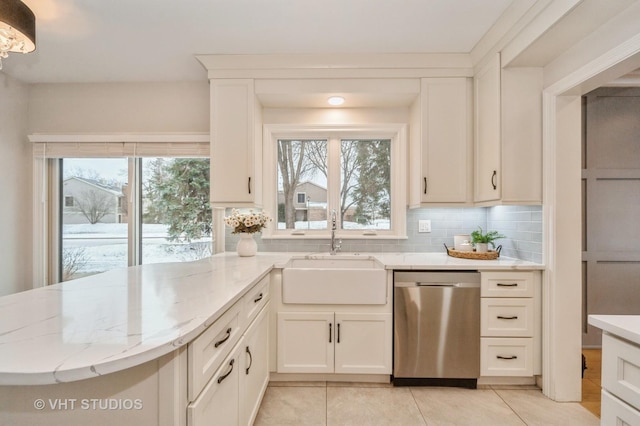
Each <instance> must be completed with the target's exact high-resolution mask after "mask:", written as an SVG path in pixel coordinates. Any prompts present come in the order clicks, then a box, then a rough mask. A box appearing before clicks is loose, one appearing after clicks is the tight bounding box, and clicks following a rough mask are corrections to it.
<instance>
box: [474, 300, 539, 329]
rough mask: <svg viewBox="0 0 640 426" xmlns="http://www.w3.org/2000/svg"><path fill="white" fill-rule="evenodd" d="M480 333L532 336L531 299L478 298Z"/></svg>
mask: <svg viewBox="0 0 640 426" xmlns="http://www.w3.org/2000/svg"><path fill="white" fill-rule="evenodd" d="M480 307H481V308H480V312H481V318H480V335H481V336H483V337H533V299H524V298H523V299H506V298H505V299H498V298H496V299H494V298H482V299H480Z"/></svg>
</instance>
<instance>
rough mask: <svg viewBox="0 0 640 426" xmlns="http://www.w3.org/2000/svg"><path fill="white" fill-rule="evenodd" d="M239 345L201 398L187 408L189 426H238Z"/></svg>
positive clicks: (207, 386) (206, 387)
mask: <svg viewBox="0 0 640 426" xmlns="http://www.w3.org/2000/svg"><path fill="white" fill-rule="evenodd" d="M240 348H241V345H238V346H236V347H235V348H234V350H233V352H231V354H230V355H229V356H228V357H227V358H226V359H225V360H224V362H223V363H222V366H221V367H220V368H219V369H218V371H217V372H216V374H215V375H214V376H213V378H212V379H211V380H210V381H209V383H208V384H207V385H206V386H205V388H204V390H203V391H202V393H201V394H200V395H199V396H198V398H197V399H196V400H195V401H193V402H192V403H191V404H189V406H188V407H187V425H189V426H200V425H219V426H226V425H229V426H237V425H238V408H239V407H238V392H239V389H238V385H239V383H238V373H239V372H240V365H239V364H240V362H239V357H240Z"/></svg>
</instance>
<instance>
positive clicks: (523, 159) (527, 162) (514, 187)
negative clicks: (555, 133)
mask: <svg viewBox="0 0 640 426" xmlns="http://www.w3.org/2000/svg"><path fill="white" fill-rule="evenodd" d="M501 82H502V203H503V204H542V68H504V69H503V70H502V78H501Z"/></svg>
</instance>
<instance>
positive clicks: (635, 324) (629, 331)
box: [589, 315, 640, 345]
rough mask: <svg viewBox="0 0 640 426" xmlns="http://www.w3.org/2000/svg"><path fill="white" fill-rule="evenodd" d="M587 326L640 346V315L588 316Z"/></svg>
mask: <svg viewBox="0 0 640 426" xmlns="http://www.w3.org/2000/svg"><path fill="white" fill-rule="evenodd" d="M589 324H591V325H592V326H594V327H598V328H599V329H601V330H603V331H606V332H607V333H609V334H613V335H615V336H619V337H622V338H623V339H626V340H628V341H630V342H633V343H635V344H636V345H640V315H589Z"/></svg>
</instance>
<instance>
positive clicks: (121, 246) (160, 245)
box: [62, 223, 211, 277]
mask: <svg viewBox="0 0 640 426" xmlns="http://www.w3.org/2000/svg"><path fill="white" fill-rule="evenodd" d="M167 229H168V225H161V224H160V225H158V224H145V225H143V227H142V233H143V234H142V238H143V239H142V263H143V264H148V263H165V262H186V261H190V260H196V259H199V258H202V257H205V256H209V255H210V254H211V251H210V250H207V246H208V247H210V242H211V239H210V238H209V239H206V240H199V241H195V242H193V243H192V244H185V243H175V242H170V241H168V240H167ZM62 238H63V243H62V244H63V249H68V250H83V251H84V255H82V259H83V262H82V263H83V264H82V266H81V267H80V269H79V270H78V272H77V273H76V274H75V277H79V276H85V275H90V274H96V273H99V272H104V271H108V270H110V269H115V268H122V267H126V266H127V263H128V260H127V256H128V255H127V252H128V246H127V224H126V223H96V224H94V225H91V224H77V225H64V226H63V230H62Z"/></svg>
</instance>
